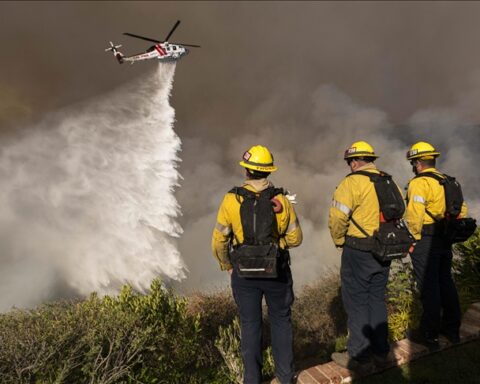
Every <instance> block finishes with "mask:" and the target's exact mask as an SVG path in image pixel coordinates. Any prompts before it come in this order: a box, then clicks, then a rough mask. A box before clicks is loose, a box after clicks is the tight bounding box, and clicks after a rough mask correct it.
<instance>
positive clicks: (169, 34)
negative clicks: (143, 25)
mask: <svg viewBox="0 0 480 384" xmlns="http://www.w3.org/2000/svg"><path fill="white" fill-rule="evenodd" d="M178 24H180V20H177V22H176V23H175V25H174V26H173V28H172V29H171V30H170V32H169V33H168V35H167V37H166V38H165V40H164V41H168V39H169V38H170V36H172V34H173V32H174V31H175V29H177V27H178Z"/></svg>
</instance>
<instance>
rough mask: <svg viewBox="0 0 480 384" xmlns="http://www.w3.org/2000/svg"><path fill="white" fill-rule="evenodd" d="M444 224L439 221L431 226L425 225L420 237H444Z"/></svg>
mask: <svg viewBox="0 0 480 384" xmlns="http://www.w3.org/2000/svg"><path fill="white" fill-rule="evenodd" d="M444 235H445V222H444V221H443V220H442V221H439V222H436V223H432V224H425V225H424V226H423V227H422V236H444Z"/></svg>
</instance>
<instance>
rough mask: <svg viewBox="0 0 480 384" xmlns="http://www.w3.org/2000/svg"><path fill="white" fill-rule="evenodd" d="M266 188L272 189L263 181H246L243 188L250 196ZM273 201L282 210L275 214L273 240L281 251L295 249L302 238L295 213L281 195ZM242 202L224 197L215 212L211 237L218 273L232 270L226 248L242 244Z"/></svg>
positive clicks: (236, 197) (239, 199) (230, 196)
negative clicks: (219, 270)
mask: <svg viewBox="0 0 480 384" xmlns="http://www.w3.org/2000/svg"><path fill="white" fill-rule="evenodd" d="M269 186H273V185H272V184H271V183H270V182H269V181H268V180H266V179H260V180H247V181H246V182H245V184H244V185H243V187H245V188H246V189H248V190H250V191H252V192H261V191H263V190H264V189H266V188H268V187H269ZM275 198H276V199H277V200H278V201H279V202H280V203H281V204H282V207H283V209H282V210H281V211H280V212H279V213H276V221H277V228H274V231H273V235H274V238H275V239H276V240H277V241H278V245H279V247H280V248H282V249H288V248H293V247H297V246H299V245H300V244H301V242H302V239H303V235H302V229H301V227H300V224H299V222H298V218H297V215H296V213H295V209H294V208H293V206H292V204H291V203H290V201H289V200H288V199H287V198H286V197H285V196H284V195H283V194H280V195H277V196H276V197H275ZM237 199H238V200H237ZM242 201H243V197H241V196H236V195H235V194H233V193H227V194H226V195H225V197H224V199H223V201H222V204H221V205H220V209H219V210H218V215H217V223H216V225H215V228H214V230H213V235H212V251H213V255H214V256H215V258H216V259H217V260H218V262H219V264H220V269H221V270H222V271H224V270H228V269H231V268H232V264H231V262H230V257H229V249H230V246H231V245H233V246H234V245H237V244H242V243H243V229H242V222H241V218H240V204H241V202H242Z"/></svg>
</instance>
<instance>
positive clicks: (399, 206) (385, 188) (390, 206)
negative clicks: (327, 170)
mask: <svg viewBox="0 0 480 384" xmlns="http://www.w3.org/2000/svg"><path fill="white" fill-rule="evenodd" d="M352 175H364V176H368V177H369V178H370V181H372V183H373V184H374V186H375V192H376V194H377V198H378V203H379V205H380V217H379V228H378V231H376V232H374V233H373V235H372V236H369V235H368V233H367V232H366V231H365V230H364V229H363V228H362V227H361V226H360V225H359V224H358V223H357V222H356V221H355V220H354V219H353V217H350V220H351V221H352V223H353V224H354V225H355V226H356V227H357V228H358V229H359V230H360V231H361V232H362V233H363V234H364V235H365V236H366V237H367V239H366V240H365V239H358V240H356V239H353V240H351V239H352V238H350V239H349V240H350V242H353V243H355V242H358V244H359V245H360V247H361V243H362V242H363V243H364V244H367V245H368V248H369V249H362V250H368V251H370V252H372V254H373V255H374V256H375V257H376V258H377V259H378V260H379V261H381V262H385V261H390V260H393V259H400V258H403V257H405V256H407V254H408V251H409V249H410V247H411V246H412V244H413V243H414V241H415V240H414V238H413V236H412V234H411V233H410V231H409V230H408V227H407V225H406V223H405V221H404V220H403V218H402V217H403V214H404V213H405V202H404V200H403V198H402V195H401V193H400V191H399V190H398V188H397V186H396V185H395V183H394V182H393V180H392V176H390V175H389V174H387V173H385V172H380V173H379V174H378V173H373V172H367V171H356V172H353V173H350V174H349V175H347V176H352ZM347 245H348V244H347ZM352 246H353V247H354V248H355V244H352ZM360 247H357V248H360Z"/></svg>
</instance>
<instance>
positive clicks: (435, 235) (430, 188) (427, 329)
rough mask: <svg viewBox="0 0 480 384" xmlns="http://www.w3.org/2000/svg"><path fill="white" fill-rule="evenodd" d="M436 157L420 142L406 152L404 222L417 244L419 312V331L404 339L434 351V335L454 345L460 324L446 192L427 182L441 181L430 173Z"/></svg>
mask: <svg viewBox="0 0 480 384" xmlns="http://www.w3.org/2000/svg"><path fill="white" fill-rule="evenodd" d="M439 156H440V152H438V151H437V150H436V149H435V148H434V147H433V146H432V145H431V144H429V143H426V142H423V141H420V142H418V143H416V144H414V145H412V146H411V148H410V150H409V151H408V152H407V160H408V161H410V164H411V165H412V171H413V173H415V175H416V176H415V177H414V178H413V179H412V180H410V182H409V184H408V191H407V211H406V217H405V218H406V220H407V222H408V226H409V228H410V231H411V232H412V235H413V236H414V237H415V239H416V240H417V241H416V244H415V248H414V250H413V252H412V253H411V255H410V256H411V259H412V264H413V270H414V275H415V280H416V282H417V287H418V289H419V291H420V297H421V302H422V307H423V314H422V317H421V320H420V327H419V328H418V329H416V330H413V331H411V332H410V334H409V338H410V339H411V340H412V341H416V342H420V343H422V344H425V345H427V346H430V347H437V346H438V336H439V334H443V335H444V336H446V337H447V339H448V340H450V341H451V342H453V343H456V342H458V341H459V340H460V339H459V329H460V321H461V312H460V304H459V300H458V293H457V289H456V287H455V283H454V282H453V279H452V273H451V270H452V244H451V243H450V242H448V241H447V240H445V238H444V227H443V224H444V221H443V220H444V217H445V211H446V203H445V191H444V188H443V186H442V185H440V183H439V182H438V180H436V179H434V178H432V177H427V176H428V173H434V174H437V175H440V176H441V177H444V176H443V175H442V173H440V172H439V171H438V170H437V169H436V168H435V165H436V159H437V157H439ZM422 175H424V176H422ZM466 215H467V206H466V204H465V203H463V204H462V208H461V213H460V217H466Z"/></svg>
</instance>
